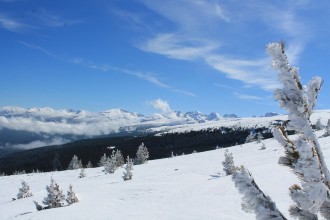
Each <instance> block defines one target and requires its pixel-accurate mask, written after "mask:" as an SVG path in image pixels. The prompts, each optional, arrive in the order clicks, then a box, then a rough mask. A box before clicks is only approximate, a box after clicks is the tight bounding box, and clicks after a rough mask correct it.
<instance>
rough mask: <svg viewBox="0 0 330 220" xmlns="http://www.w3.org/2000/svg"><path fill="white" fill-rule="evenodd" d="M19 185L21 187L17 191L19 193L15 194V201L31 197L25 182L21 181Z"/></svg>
mask: <svg viewBox="0 0 330 220" xmlns="http://www.w3.org/2000/svg"><path fill="white" fill-rule="evenodd" d="M21 184H22V187H21V188H19V189H18V190H19V192H18V194H17V199H23V198H26V197H31V196H32V193H31V192H30V187H29V185H28V184H27V183H26V182H25V181H22V182H21Z"/></svg>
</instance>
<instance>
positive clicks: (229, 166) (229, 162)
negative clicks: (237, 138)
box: [222, 149, 237, 175]
mask: <svg viewBox="0 0 330 220" xmlns="http://www.w3.org/2000/svg"><path fill="white" fill-rule="evenodd" d="M222 165H223V171H225V172H226V175H231V174H233V173H234V172H235V171H236V169H237V167H235V165H234V160H233V154H232V153H229V152H228V149H226V150H225V160H224V161H223V162H222Z"/></svg>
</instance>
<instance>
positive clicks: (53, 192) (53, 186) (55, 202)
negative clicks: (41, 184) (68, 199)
mask: <svg viewBox="0 0 330 220" xmlns="http://www.w3.org/2000/svg"><path fill="white" fill-rule="evenodd" d="M46 190H47V197H45V198H44V200H43V201H42V202H43V204H44V205H46V206H47V208H58V207H62V206H63V205H64V204H63V201H64V198H65V197H64V195H63V193H62V190H60V187H59V185H58V184H57V183H56V182H55V180H54V179H53V177H52V178H51V180H50V185H49V186H46Z"/></svg>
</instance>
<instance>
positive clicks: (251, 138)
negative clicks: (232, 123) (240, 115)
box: [245, 132, 256, 143]
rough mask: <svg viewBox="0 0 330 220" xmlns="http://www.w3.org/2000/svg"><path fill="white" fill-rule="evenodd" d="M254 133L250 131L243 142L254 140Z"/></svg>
mask: <svg viewBox="0 0 330 220" xmlns="http://www.w3.org/2000/svg"><path fill="white" fill-rule="evenodd" d="M255 136H256V134H255V133H253V132H250V134H249V135H248V136H247V137H246V139H245V143H250V142H252V141H255Z"/></svg>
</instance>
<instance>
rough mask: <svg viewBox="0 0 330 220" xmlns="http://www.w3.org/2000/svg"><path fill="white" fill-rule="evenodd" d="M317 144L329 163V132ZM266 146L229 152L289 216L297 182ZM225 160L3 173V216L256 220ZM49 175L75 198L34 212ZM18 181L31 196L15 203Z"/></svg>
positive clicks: (215, 155) (205, 157) (270, 143)
mask: <svg viewBox="0 0 330 220" xmlns="http://www.w3.org/2000/svg"><path fill="white" fill-rule="evenodd" d="M323 132H324V131H319V132H317V135H318V136H321V135H322V134H323ZM319 141H320V144H321V146H322V149H323V153H324V155H325V157H326V160H327V164H330V137H326V138H320V139H319ZM263 143H265V145H266V149H265V150H260V146H261V144H257V143H256V142H252V143H248V144H244V145H239V146H234V147H231V148H228V149H229V152H232V153H233V156H234V160H235V163H236V165H240V164H244V165H245V166H246V167H247V168H248V169H249V170H250V171H251V172H252V175H253V176H254V178H255V180H256V182H257V184H258V185H259V186H260V188H261V189H262V190H263V191H264V192H265V193H266V194H268V195H270V196H271V198H272V199H273V200H274V201H275V202H276V205H277V206H278V208H279V209H280V210H281V212H282V213H283V214H284V215H286V216H287V217H289V214H288V207H289V205H290V204H292V202H291V200H290V198H289V195H288V188H289V187H290V186H291V185H292V184H294V183H299V181H298V179H297V177H296V176H295V175H294V174H293V173H291V172H290V170H289V169H288V168H287V167H283V166H279V165H278V164H277V161H278V158H279V157H280V156H281V155H283V149H282V147H281V146H280V145H279V144H278V143H277V142H276V141H275V140H274V139H268V140H264V141H263ZM223 160H224V149H218V150H213V151H208V152H203V153H195V154H191V155H184V156H177V157H174V158H167V159H161V160H154V161H149V162H148V163H147V164H144V165H139V166H134V170H133V179H132V180H130V181H123V179H122V175H123V170H124V169H122V168H120V169H118V170H117V171H116V172H115V173H114V174H104V173H103V172H102V168H100V167H99V168H90V169H86V174H87V176H86V177H85V178H81V179H79V178H78V176H79V173H80V170H73V171H72V170H71V171H61V172H49V173H39V174H24V175H15V176H4V177H0V219H40V220H45V219H47V220H48V219H57V220H58V219H80V220H81V219H125V220H127V219H134V220H138V219H141V220H146V219H150V220H155V219H171V220H172V219H189V220H192V219H203V220H204V219H206V220H208V219H224V220H227V219H228V220H230V219H237V220H242V219H255V215H254V214H252V213H245V212H243V211H242V210H241V205H240V203H241V197H242V196H241V195H240V194H239V193H238V191H237V189H236V188H235V187H234V183H233V182H232V180H231V176H225V174H224V171H223V170H222V165H221V162H222V161H223ZM51 176H52V177H53V178H54V179H55V181H56V182H57V183H58V184H59V186H60V189H62V190H63V193H65V194H66V192H67V190H68V188H69V185H70V184H72V185H73V190H74V191H75V192H76V195H77V197H78V199H79V200H80V201H79V203H75V204H73V205H71V206H66V207H62V208H55V209H48V210H43V211H37V210H36V208H35V205H34V203H33V200H35V201H37V202H38V203H39V204H42V200H43V198H44V197H45V196H46V189H45V186H46V185H49V184H50V179H51ZM21 180H24V181H26V182H27V183H28V184H29V186H30V189H31V191H32V193H33V196H32V197H29V198H24V199H19V200H16V201H12V198H13V197H16V195H17V193H18V189H19V188H20V186H21ZM320 219H322V218H320Z"/></svg>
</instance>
